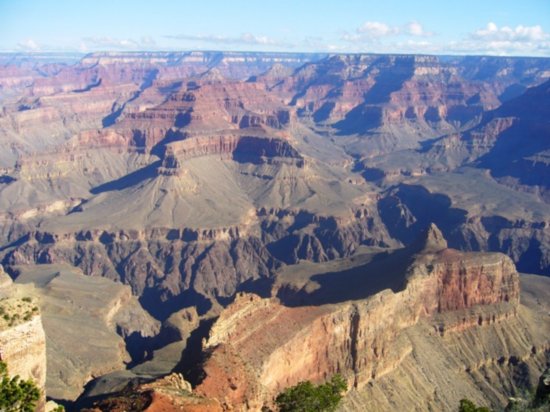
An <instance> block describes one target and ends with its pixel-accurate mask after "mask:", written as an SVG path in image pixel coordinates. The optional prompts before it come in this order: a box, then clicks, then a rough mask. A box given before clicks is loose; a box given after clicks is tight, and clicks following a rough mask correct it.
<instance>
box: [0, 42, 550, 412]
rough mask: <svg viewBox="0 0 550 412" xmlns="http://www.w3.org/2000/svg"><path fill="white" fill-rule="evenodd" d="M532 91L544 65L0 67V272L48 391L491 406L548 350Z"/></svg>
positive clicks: (62, 59)
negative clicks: (331, 393)
mask: <svg viewBox="0 0 550 412" xmlns="http://www.w3.org/2000/svg"><path fill="white" fill-rule="evenodd" d="M69 57H70V58H69ZM549 92H550V59H546V58H528V57H525V58H519V57H518V58H505V57H482V56H477V57H475V56H471V57H470V56H464V57H461V56H422V55H374V54H350V55H343V54H338V55H325V54H293V53H253V52H250V53H238V52H188V53H187V52H186V53H184V52H181V53H179V52H139V53H138V52H135V53H123V52H120V53H92V54H89V55H85V56H63V55H62V56H57V55H47V54H46V55H45V56H43V57H42V56H38V55H37V56H34V58H33V56H32V55H31V56H25V55H13V56H11V55H2V56H0V102H1V106H2V110H1V111H0V141H1V142H2V144H3V147H4V148H5V150H4V151H2V153H0V262H1V263H2V265H4V267H5V268H6V271H7V272H8V273H9V274H10V276H11V278H13V279H14V280H15V283H17V284H18V285H19V286H21V287H25V288H28V290H29V291H33V292H32V293H33V296H36V297H37V299H38V303H39V306H40V308H41V312H42V318H43V323H44V329H45V332H46V341H47V343H48V342H49V346H47V351H48V377H47V379H46V382H45V387H46V389H47V393H48V395H49V396H50V397H52V398H54V399H56V400H59V401H62V402H66V404H67V405H72V404H71V402H75V401H76V399H77V398H78V397H79V396H80V395H81V394H82V393H84V395H82V397H81V399H80V400H79V401H78V402H82V404H85V403H86V402H88V404H89V403H90V402H92V401H93V400H94V399H97V397H98V396H101V395H103V394H106V393H109V392H116V391H118V390H121V389H122V388H123V387H124V385H126V384H127V383H128V382H138V383H139V384H143V382H144V381H147V380H151V379H155V378H159V377H161V376H164V375H168V374H170V373H171V372H177V373H183V374H184V376H185V379H187V380H190V381H191V383H192V384H193V388H192V391H193V393H194V394H195V395H193V396H199V395H200V396H202V398H201V399H203V401H204V402H205V405H214V404H216V405H217V406H216V407H220V408H226V409H228V408H229V409H230V408H235V409H236V410H240V409H241V408H244V409H246V408H248V409H250V410H258V408H261V407H262V406H263V405H264V404H265V405H271V404H270V402H272V400H273V396H274V395H276V394H277V393H278V392H279V391H280V390H282V389H284V388H285V387H288V386H290V385H293V384H296V383H297V382H298V381H300V380H304V379H309V380H312V381H315V382H321V381H323V380H326V379H329V378H330V376H331V375H333V374H334V373H341V374H342V375H343V376H344V377H345V379H346V380H347V382H348V387H349V388H350V390H349V392H348V394H347V395H346V397H345V400H344V405H345V408H348V409H345V410H386V409H392V408H396V407H398V408H401V409H407V405H411V404H414V405H415V407H416V408H417V409H419V410H421V409H425V408H435V409H443V410H450V409H453V408H455V407H456V404H457V402H458V401H459V400H460V398H461V396H462V397H464V396H467V397H470V398H471V399H473V400H475V401H477V402H479V403H482V404H487V405H491V406H493V407H502V406H504V405H505V403H506V397H507V396H512V395H514V394H515V393H516V391H518V390H520V388H528V387H529V385H534V384H536V378H538V375H537V373H538V374H539V375H540V372H542V369H544V363H545V362H546V360H547V359H546V358H547V354H548V347H549V346H548V342H547V340H546V338H545V337H544V333H543V332H544V331H547V327H548V316H547V313H546V315H545V314H544V308H543V304H538V303H536V302H537V299H538V300H543V299H541V298H540V297H539V295H541V294H542V295H541V296H543V295H544V294H545V293H547V292H548V285H547V283H545V282H546V280H547V279H546V278H544V276H549V275H550V207H549V206H548V205H549V202H550V197H549V193H550V191H549V182H550V178H549V176H550V175H549V170H550V169H549V164H550V163H549V161H548V159H550V157H549V154H550V139H548V135H549V133H550V126H549V120H548V119H550V99H549ZM426 236H427V237H426ZM418 239H422V240H421V241H419V240H418ZM516 268H517V271H518V272H522V273H529V274H532V275H539V276H532V275H525V276H524V275H520V276H519V277H518V274H517V272H516ZM361 273H363V275H361ZM541 276H542V277H541ZM535 284H537V285H539V286H540V289H541V290H536V288H534V287H533V285H535ZM520 285H521V287H520ZM29 293H31V292H29ZM94 293H96V294H100V295H101V299H100V300H98V301H97V302H94V301H93V299H91V298H90V297H91V296H94ZM73 295H74V296H75V297H74V298H68V299H70V300H71V301H64V300H63V299H65V297H66V296H73ZM520 296H521V298H520ZM76 302H81V303H78V304H77V303H76ZM109 308H110V309H109ZM535 320H536V321H535ZM69 322H71V324H74V328H73V329H72V332H74V335H75V336H73V337H70V336H69V337H67V339H66V341H65V342H64V341H63V339H61V338H60V332H59V330H62V329H63V325H66V324H68V323H69ZM243 324H244V325H247V327H245V328H243V327H242V325H243ZM535 324H538V325H539V326H538V328H537V327H536V326H535ZM93 334H96V338H93V336H92V335H93ZM79 335H80V336H88V338H87V341H89V342H95V345H96V346H94V347H97V353H98V356H97V358H96V359H94V360H93V361H92V360H91V359H88V358H87V357H86V356H84V354H82V353H80V352H79V348H78V344H76V343H75V342H76V341H77V339H76V338H77V336H79ZM73 338H74V339H73ZM203 338H204V339H205V344H204V345H202V344H201V340H202V339H203ZM474 342H477V343H475V344H474ZM90 344H91V343H90ZM475 345H478V347H476V348H474V349H472V346H475ZM427 353H436V354H437V355H434V356H433V362H432V363H430V362H428V360H429V359H427V358H426V357H427V356H428V355H427ZM446 358H448V359H450V360H448V361H446V360H445V359H446ZM67 362H71V364H72V363H74V362H77V363H78V367H77V368H72V367H71V368H69V366H68V363H67ZM422 362H427V365H428V366H426V367H423V366H421V365H422ZM69 369H74V370H71V373H70V374H69V373H68V372H65V371H67V370H69ZM228 370H229V371H231V370H233V371H234V373H233V372H231V374H230V375H228V373H229V372H227V371H228ZM50 371H51V372H50ZM204 375H206V377H204ZM201 376H202V378H201V379H199V377H201ZM179 379H180V378H177V377H176V378H174V379H173V380H174V381H175V382H176V381H177V382H179V383H177V382H176V383H174V382H172V381H170V380H169V381H166V382H164V383H162V384H159V385H160V386H159V387H161V388H165V389H166V387H170V385H172V384H174V385H175V386H176V389H174V391H176V392H177V391H179V390H180V389H181V388H183V386H185V388H186V389H185V390H186V391H187V389H189V388H188V387H187V386H186V385H184V384H183V383H181V382H180V380H179ZM182 379H183V378H182ZM435 380H437V382H451V381H456V382H457V383H456V388H455V389H454V390H451V391H449V392H445V390H444V387H437V388H435V389H434V390H432V389H430V384H429V383H430V382H432V381H435ZM497 380H498V382H497ZM415 381H416V382H417V384H418V387H417V388H416V389H417V390H416V391H413V390H412V389H411V388H412V386H411V385H412V382H415ZM170 382H172V383H170ZM182 385H183V386H182ZM84 386H86V388H84ZM153 386H154V384H153ZM180 387H181V388H180ZM178 388H180V389H178ZM165 389H162V390H164V391H165V392H166V390H165ZM144 390H146V389H144ZM147 390H149V389H147ZM162 390H161V392H162ZM181 390H183V389H181ZM174 391H172V392H174ZM434 391H435V392H434ZM153 392H154V389H153ZM168 392H170V390H168ZM172 392H170V393H172ZM154 393H156V392H154ZM172 394H173V393H172ZM392 394H393V395H392ZM158 396H160V398H162V399H164V398H163V396H168V395H166V393H165V394H164V395H162V394H160V395H158ZM170 396H172V395H170ZM86 399H87V400H86ZM271 406H272V405H271Z"/></svg>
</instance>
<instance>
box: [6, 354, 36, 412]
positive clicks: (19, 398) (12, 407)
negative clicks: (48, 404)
mask: <svg viewBox="0 0 550 412" xmlns="http://www.w3.org/2000/svg"><path fill="white" fill-rule="evenodd" d="M38 399H40V389H38V387H37V386H36V385H35V384H34V382H33V381H31V380H22V379H20V378H19V376H14V377H13V378H10V376H9V375H8V366H7V365H6V363H4V362H2V361H0V411H2V412H33V411H34V410H35V408H36V403H37V402H38Z"/></svg>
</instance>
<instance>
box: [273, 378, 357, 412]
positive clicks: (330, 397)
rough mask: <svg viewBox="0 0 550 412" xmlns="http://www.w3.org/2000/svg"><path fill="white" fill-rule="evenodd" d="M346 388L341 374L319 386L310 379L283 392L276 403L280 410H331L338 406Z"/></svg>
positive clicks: (324, 411)
mask: <svg viewBox="0 0 550 412" xmlns="http://www.w3.org/2000/svg"><path fill="white" fill-rule="evenodd" d="M346 388H347V385H346V382H345V381H344V379H343V378H342V376H340V375H334V376H333V377H332V379H331V380H330V381H329V382H326V383H323V384H321V385H317V386H315V385H313V384H312V383H311V382H309V381H305V382H300V383H298V384H297V385H296V386H293V387H291V388H288V389H286V390H285V391H284V392H281V393H280V394H279V395H278V396H277V398H276V399H275V403H276V405H277V407H278V408H279V411H280V412H331V411H334V410H335V409H336V407H337V406H338V403H339V402H340V400H341V399H342V394H343V392H344V391H345V390H346Z"/></svg>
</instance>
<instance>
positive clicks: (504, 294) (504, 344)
mask: <svg viewBox="0 0 550 412" xmlns="http://www.w3.org/2000/svg"><path fill="white" fill-rule="evenodd" d="M396 262H397V263H396ZM399 265H401V267H399ZM355 269H356V270H355V273H354V275H353V278H352V279H351V281H348V282H346V285H344V286H340V287H341V288H342V289H345V290H347V293H348V295H346V294H344V293H341V292H342V291H334V289H333V288H332V287H331V286H332V285H331V282H334V280H330V277H331V276H334V277H338V276H339V277H340V278H341V277H346V276H347V275H346V274H345V273H344V272H342V273H330V274H329V273H327V274H324V275H317V276H314V277H312V278H311V280H310V284H309V286H308V285H306V286H304V287H303V288H302V289H299V290H291V289H289V288H288V287H286V289H285V290H284V293H281V292H282V289H279V296H280V299H275V298H271V299H262V298H259V297H257V296H254V295H246V294H243V295H240V296H238V297H237V299H236V301H235V302H234V303H232V304H231V305H230V306H229V307H228V308H227V309H226V310H225V311H224V312H222V314H221V316H220V317H219V319H218V320H217V321H216V323H215V324H214V325H213V327H212V329H211V331H210V334H209V337H208V340H207V341H205V343H204V346H203V348H204V351H205V354H206V357H205V361H204V365H203V375H202V376H203V378H202V380H201V381H200V382H199V384H198V386H197V388H196V391H197V393H199V394H201V395H204V396H208V397H212V398H215V399H217V400H218V401H219V402H220V403H221V404H222V405H224V407H225V408H229V409H231V408H236V410H260V408H261V407H262V405H264V404H269V403H270V401H271V399H273V396H274V395H276V394H277V393H278V392H279V391H281V390H282V389H283V388H285V387H288V386H291V385H294V384H296V383H297V382H299V381H302V380H313V381H323V380H326V379H328V378H329V377H330V376H332V375H333V374H335V373H341V374H343V375H344V377H345V378H346V379H347V381H348V384H349V387H350V388H351V391H350V393H349V394H348V396H347V398H346V401H345V405H347V406H344V407H343V408H344V409H343V410H381V409H382V410H383V409H387V408H389V407H390V406H391V407H392V408H394V407H406V408H411V407H412V408H413V409H415V410H422V409H425V408H428V409H444V410H451V409H454V408H455V407H456V405H457V404H458V401H459V399H460V398H461V397H472V398H474V399H476V400H478V399H481V400H482V403H487V402H489V403H490V404H491V405H493V406H502V405H504V404H506V396H505V394H506V393H509V391H510V390H511V387H513V385H514V381H513V375H514V372H513V369H514V367H513V366H517V365H518V364H523V365H525V366H524V367H525V368H528V367H527V365H529V366H530V367H534V368H537V369H540V368H541V366H542V365H543V364H544V362H545V359H546V352H547V350H548V347H549V346H548V345H549V342H548V339H547V337H545V335H544V333H541V331H540V330H538V329H537V327H534V325H530V324H529V319H528V318H529V316H533V314H534V313H535V312H530V310H531V309H526V308H525V307H524V306H522V305H520V304H519V277H518V274H517V273H516V271H515V268H514V265H513V263H512V262H511V261H510V259H508V258H507V257H505V256H504V255H499V254H476V253H466V254H464V253H460V252H458V251H455V250H452V249H447V248H446V243H445V241H444V239H443V237H442V235H441V232H439V230H438V229H437V228H435V227H432V229H430V231H429V233H428V238H427V240H426V241H425V242H424V243H423V244H422V245H416V247H415V248H409V249H405V250H401V251H399V252H395V254H394V255H392V256H383V257H380V256H379V257H378V258H377V259H373V261H372V262H371V263H370V264H367V265H365V266H362V267H357V268H355ZM348 280H349V279H348ZM311 282H314V283H311ZM359 285H362V288H361V289H362V290H361V289H360V288H359ZM350 289H353V290H350ZM358 289H359V290H360V291H358ZM300 292H301V293H300ZM356 293H358V295H355V294H356ZM346 296H347V297H353V300H351V301H345V298H346ZM285 303H286V304H285ZM539 316H540V312H539ZM243 324H246V325H248V327H246V328H243V327H242V325H243ZM549 326H550V325H549V322H548V319H546V321H545V322H544V323H543V324H542V325H541V327H542V328H543V329H544V330H547V329H548V327H549ZM515 328H519V329H521V330H522V331H523V332H519V331H518V330H517V329H515ZM475 339H478V344H476V345H471V344H470V343H471V342H472V340H475ZM428 348H429V350H424V349H428ZM447 356H448V357H447ZM430 359H432V360H430ZM444 359H445V360H446V361H447V362H449V363H450V364H447V365H445V366H443V365H442V364H441V362H443V360H444ZM480 369H483V370H487V372H486V375H485V377H484V376H483V374H482V373H481V372H480ZM415 373H418V375H414V374H415ZM538 373H540V372H538ZM494 374H497V375H500V374H502V375H504V376H506V378H505V379H506V380H505V381H504V380H503V381H502V382H500V383H497V382H495V381H492V380H491V378H490V377H489V375H492V376H493V375H494ZM401 375H405V376H408V377H409V378H403V379H401V378H402V376H401ZM457 375H461V376H460V381H456V382H455V386H454V387H453V388H448V390H447V391H441V392H439V386H438V385H445V383H444V382H447V381H449V379H451V377H453V378H454V377H456V376H457ZM531 375H533V376H531ZM413 376H417V378H418V379H419V381H418V382H419V386H418V387H417V390H418V393H416V394H414V391H411V389H407V390H406V391H405V388H406V385H407V382H412V380H409V379H413ZM537 376H538V375H537V373H527V374H524V376H523V378H524V379H527V380H529V379H530V378H534V379H536V377H537ZM436 377H437V379H435V378H436ZM424 379H425V380H426V381H425V382H426V385H427V387H424V386H422V385H423V384H421V382H423V380H424ZM431 379H434V380H431ZM388 382H391V384H389V383H388ZM428 382H430V383H429V384H428ZM516 384H517V382H516ZM388 385H390V386H391V385H393V386H392V390H389V388H388ZM432 385H435V388H434V387H433V386H432ZM508 385H510V386H508ZM489 386H492V387H493V388H492V389H490V390H489V389H488V387H489ZM428 387H430V388H432V389H431V391H430V393H426V392H427V388H428ZM400 388H403V391H401V390H400ZM441 388H443V386H441ZM385 389H388V391H387V392H386V391H385ZM434 389H435V391H434ZM367 394H368V395H367Z"/></svg>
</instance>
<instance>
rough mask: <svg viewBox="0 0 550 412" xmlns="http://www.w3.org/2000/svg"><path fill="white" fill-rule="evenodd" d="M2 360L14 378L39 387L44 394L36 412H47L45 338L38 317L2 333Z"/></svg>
mask: <svg viewBox="0 0 550 412" xmlns="http://www.w3.org/2000/svg"><path fill="white" fill-rule="evenodd" d="M19 302H21V301H19ZM21 303H24V302H21ZM7 304H8V303H7V301H6V300H0V305H2V306H5V305H7ZM11 304H15V302H13V301H12V302H11ZM0 360H2V361H4V362H6V363H7V364H8V371H9V374H10V375H11V376H15V375H19V376H20V377H21V378H22V379H31V380H32V381H33V382H34V383H35V384H36V385H37V386H38V388H39V389H40V390H41V397H40V400H39V402H38V408H37V411H39V412H41V411H44V407H45V399H46V393H45V390H46V335H45V333H44V329H43V327H42V318H41V316H40V315H39V314H34V315H33V316H32V318H31V319H30V320H28V321H23V322H21V323H19V324H16V325H15V326H11V327H5V328H3V329H2V330H0Z"/></svg>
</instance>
